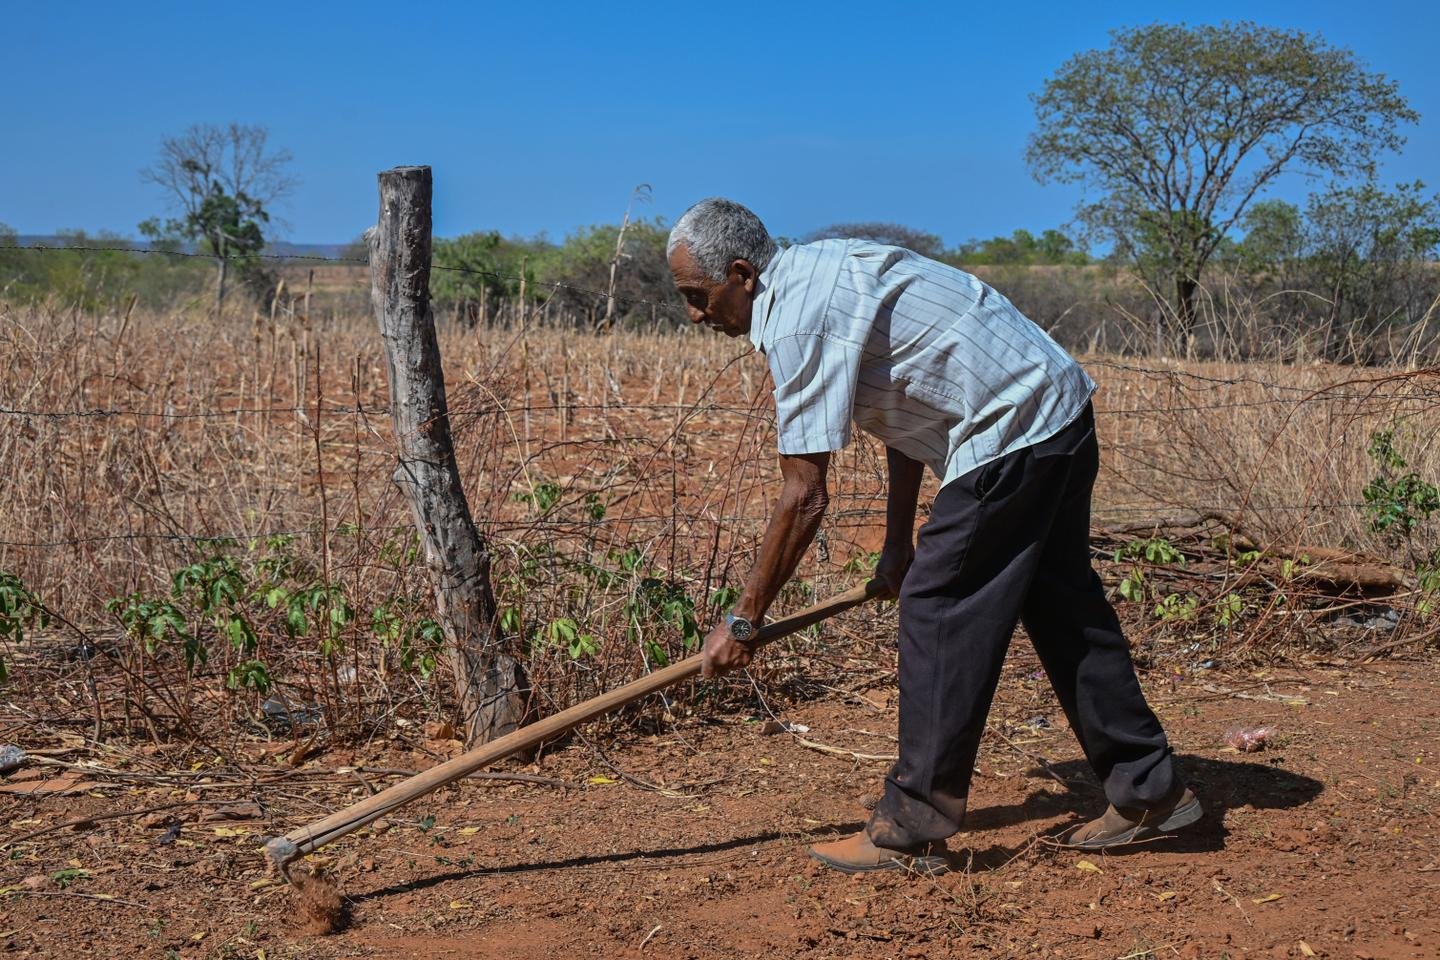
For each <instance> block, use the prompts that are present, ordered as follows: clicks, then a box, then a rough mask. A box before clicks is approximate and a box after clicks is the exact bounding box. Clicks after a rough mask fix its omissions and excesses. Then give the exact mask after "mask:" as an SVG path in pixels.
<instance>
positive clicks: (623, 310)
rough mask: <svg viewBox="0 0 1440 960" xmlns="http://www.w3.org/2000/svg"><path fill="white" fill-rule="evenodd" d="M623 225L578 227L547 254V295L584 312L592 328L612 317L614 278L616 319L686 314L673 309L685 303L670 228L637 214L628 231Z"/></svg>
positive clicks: (543, 268)
mask: <svg viewBox="0 0 1440 960" xmlns="http://www.w3.org/2000/svg"><path fill="white" fill-rule="evenodd" d="M621 229H622V227H621V225H618V224H600V225H596V226H590V227H586V228H584V229H582V230H577V231H575V232H574V233H572V234H570V236H568V237H566V238H565V242H564V243H563V244H561V245H560V246H558V247H555V248H553V249H552V250H551V251H550V252H549V253H548V254H546V255H545V256H544V257H542V258H541V259H540V261H539V263H538V265H537V273H538V275H539V282H540V284H541V285H545V284H550V285H551V286H550V287H549V289H548V292H547V295H548V296H550V297H552V298H553V300H554V302H555V303H556V305H557V306H558V307H560V308H562V309H568V310H571V311H573V312H575V313H581V312H583V313H584V314H585V319H586V323H587V325H589V326H590V327H592V328H593V327H597V326H603V325H604V324H605V322H606V321H605V318H606V315H607V312H608V311H609V309H610V306H611V301H610V297H609V296H608V293H609V291H610V290H611V285H612V281H613V288H614V293H615V303H614V311H615V312H614V314H613V315H612V316H611V320H612V321H615V320H619V321H621V322H624V321H626V320H629V321H632V322H633V321H641V320H643V321H646V322H648V321H649V320H650V319H651V318H652V316H653V317H654V318H655V319H657V320H658V319H660V318H661V314H660V313H659V311H660V310H666V311H667V312H666V314H665V316H666V318H672V319H673V318H678V317H683V314H682V313H679V312H677V311H674V310H670V309H669V308H671V307H679V306H680V303H681V301H680V299H679V295H678V294H677V293H676V291H675V283H674V281H673V280H671V279H670V266H669V263H668V262H667V261H666V258H665V244H666V241H667V239H668V238H669V235H670V231H669V229H668V228H667V227H666V226H665V225H664V223H663V222H662V221H661V220H660V219H659V218H655V219H651V220H646V219H632V220H630V221H629V222H628V223H626V224H625V225H624V228H623V229H624V233H623V236H622V234H621ZM617 250H618V251H619V256H617V255H616V252H617ZM612 266H613V273H612ZM652 305H656V306H655V311H654V312H653V313H652V309H651V308H652Z"/></svg>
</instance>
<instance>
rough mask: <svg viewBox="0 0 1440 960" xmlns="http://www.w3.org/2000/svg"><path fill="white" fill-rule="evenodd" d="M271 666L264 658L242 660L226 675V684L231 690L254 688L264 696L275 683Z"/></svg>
mask: <svg viewBox="0 0 1440 960" xmlns="http://www.w3.org/2000/svg"><path fill="white" fill-rule="evenodd" d="M273 682H274V681H273V680H271V678H270V668H269V666H267V665H266V664H265V662H264V661H262V660H242V661H241V662H240V663H237V664H236V665H235V666H233V667H231V668H230V672H229V673H227V674H226V675H225V686H227V687H229V688H230V689H231V690H254V691H255V692H256V693H258V694H260V695H261V696H264V695H265V694H267V693H269V692H270V687H271V685H272V684H273Z"/></svg>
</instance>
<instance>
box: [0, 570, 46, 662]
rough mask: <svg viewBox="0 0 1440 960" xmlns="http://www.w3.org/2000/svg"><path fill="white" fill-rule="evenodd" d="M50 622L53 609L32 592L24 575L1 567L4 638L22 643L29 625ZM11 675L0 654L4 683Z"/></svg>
mask: <svg viewBox="0 0 1440 960" xmlns="http://www.w3.org/2000/svg"><path fill="white" fill-rule="evenodd" d="M49 624H50V613H49V611H47V610H46V609H45V605H44V604H43V603H41V602H40V598H39V597H37V596H35V594H33V593H31V592H30V590H29V589H28V588H26V586H25V584H24V583H22V582H21V580H20V578H19V577H17V576H15V575H14V574H12V573H6V572H4V571H0V640H9V641H13V642H15V643H20V642H22V641H24V639H25V628H26V627H38V628H39V629H41V630H43V629H45V627H47V626H49ZM9 679H10V668H9V667H8V666H6V664H5V658H4V657H0V683H4V682H5V681H7V680H9Z"/></svg>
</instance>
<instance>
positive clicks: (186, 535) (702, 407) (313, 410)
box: [0, 243, 1440, 549]
mask: <svg viewBox="0 0 1440 960" xmlns="http://www.w3.org/2000/svg"><path fill="white" fill-rule="evenodd" d="M0 250H5V251H22V252H26V253H42V254H45V253H124V254H135V255H149V256H163V257H174V258H186V259H195V260H206V261H211V260H214V259H215V258H214V257H212V256H210V255H208V254H204V253H200V252H194V251H185V250H175V249H167V248H150V247H134V246H120V245H107V244H92V243H75V244H67V245H64V246H50V245H43V244H37V245H14V244H4V245H0ZM229 259H240V260H260V261H268V262H280V263H285V262H296V263H302V264H336V265H344V266H354V267H359V266H366V265H367V264H368V260H367V259H366V258H363V257H345V256H324V255H316V254H291V253H283V254H282V253H255V254H244V255H235V256H231V257H230V258H229ZM432 269H433V270H437V271H450V272H456V273H462V274H470V275H474V276H479V277H482V278H486V279H490V280H496V281H505V282H520V281H522V280H527V281H529V282H531V283H532V284H534V286H535V287H538V288H540V289H551V288H553V289H570V290H574V291H576V292H579V293H583V294H585V295H587V296H591V297H595V298H607V299H613V300H615V301H617V302H625V303H630V304H646V305H653V306H660V307H664V308H665V309H667V310H674V309H678V307H677V305H676V304H674V303H662V302H659V301H655V300H651V299H644V298H635V297H627V296H624V295H620V294H616V293H614V292H613V291H601V290H595V289H590V288H586V287H582V286H577V285H574V284H568V283H557V282H544V281H538V282H537V281H535V279H534V278H533V277H527V276H521V275H520V274H506V273H502V272H497V271H491V270H479V269H475V268H470V267H463V266H452V265H440V264H436V265H433V266H432ZM1086 365H1087V366H1089V367H1092V368H1097V369H1100V370H1105V371H1112V372H1115V373H1118V374H1122V375H1128V376H1134V377H1140V378H1143V379H1144V380H1146V381H1148V382H1150V383H1151V384H1152V385H1154V386H1156V387H1157V389H1158V390H1163V391H1164V392H1165V393H1166V394H1167V395H1168V397H1169V398H1170V401H1171V402H1165V403H1157V402H1154V399H1153V395H1151V398H1149V399H1137V400H1136V402H1133V403H1126V402H1125V397H1123V396H1121V397H1113V396H1109V395H1107V394H1106V393H1104V392H1102V395H1101V398H1100V400H1099V402H1098V403H1097V405H1096V412H1097V414H1098V415H1100V416H1102V417H1106V416H1108V417H1114V418H1122V419H1125V418H1134V417H1146V418H1152V419H1163V418H1171V417H1175V416H1177V415H1186V414H1205V413H1209V412H1216V411H1252V410H1253V411H1262V410H1267V409H1272V410H1280V411H1294V410H1298V409H1300V408H1301V407H1302V406H1306V405H1313V404H1349V405H1351V407H1352V409H1351V411H1350V412H1351V414H1352V415H1353V414H1354V412H1355V410H1356V409H1358V408H1359V407H1360V406H1361V405H1365V404H1380V405H1390V406H1392V407H1393V406H1394V405H1395V404H1396V403H1397V399H1398V400H1399V401H1400V402H1403V403H1406V404H1410V405H1411V406H1412V407H1413V408H1414V410H1412V412H1411V413H1410V414H1409V415H1410V416H1414V415H1415V411H1420V412H1429V411H1431V410H1433V409H1434V408H1435V407H1436V406H1437V405H1440V368H1423V369H1418V370H1410V371H1403V372H1384V373H1372V372H1364V373H1362V374H1360V375H1355V376H1348V377H1344V378H1343V379H1338V380H1335V381H1333V382H1326V383H1320V384H1317V385H1313V386H1304V385H1298V384H1296V383H1293V382H1283V381H1280V380H1275V379H1267V378H1265V377H1261V376H1256V375H1254V374H1253V373H1248V372H1247V373H1243V374H1239V375H1220V374H1217V373H1211V372H1200V371H1197V370H1193V369H1184V368H1181V367H1178V366H1176V367H1168V366H1158V365H1155V364H1153V363H1152V364H1141V363H1134V362H1128V361H1125V360H1121V359H1117V358H1114V357H1094V358H1089V359H1087V360H1086ZM1222 388H1253V389H1257V390H1259V391H1262V392H1263V394H1264V395H1263V396H1258V397H1257V396H1246V397H1242V398H1232V397H1227V396H1224V395H1223V393H1217V391H1220V390H1221V389H1222ZM1200 391H1204V392H1206V393H1208V394H1209V396H1208V397H1204V398H1202V397H1197V396H1196V394H1197V393H1198V392H1200ZM616 410H623V411H625V412H626V413H627V414H632V415H633V414H660V413H671V414H677V415H679V414H683V415H684V417H685V418H694V417H703V416H721V417H738V418H741V419H744V420H749V421H755V422H758V423H759V424H760V425H761V426H762V427H765V428H770V427H773V414H772V413H771V412H769V411H767V410H764V409H757V407H756V405H755V404H754V403H751V404H749V405H741V404H726V403H717V402H713V401H708V400H707V401H703V402H701V401H692V402H689V403H686V402H672V403H660V402H648V403H647V402H636V401H634V400H633V399H627V400H624V401H620V400H618V399H617V400H616V401H615V402H611V401H610V400H609V398H608V397H607V399H606V401H605V402H603V403H595V402H588V403H585V402H573V401H568V400H560V401H556V402H549V403H546V402H536V401H535V400H533V399H532V398H531V396H530V395H529V393H528V392H527V393H526V395H525V396H524V397H523V399H522V400H521V401H519V402H505V401H501V400H495V401H493V402H489V403H473V402H461V403H457V404H452V408H451V410H450V416H451V418H452V420H462V419H463V420H471V419H477V420H478V419H481V418H486V417H490V416H492V415H508V416H521V417H524V418H526V420H527V423H528V421H529V418H532V417H542V418H543V417H545V416H547V415H555V414H558V415H559V416H561V417H562V418H565V419H567V420H568V419H571V418H575V417H583V416H584V415H586V414H593V413H595V412H596V411H601V412H605V413H610V412H613V411H616ZM388 412H389V410H388V407H387V406H385V405H383V404H373V405H367V404H366V403H364V402H361V401H359V400H358V399H357V401H356V402H354V403H349V404H346V403H335V402H333V401H332V402H322V401H321V400H319V399H317V400H316V401H315V402H313V403H312V402H309V401H308V400H301V399H300V398H299V397H298V395H297V397H296V402H294V403H289V404H263V405H261V404H254V403H250V404H243V405H237V406H215V407H210V408H198V409H197V408H188V409H187V408H181V407H177V406H174V405H168V404H167V405H166V406H165V407H164V408H159V409H146V408H142V407H127V406H96V407H88V408H83V407H82V408H71V409H45V408H40V407H24V406H3V407H0V417H6V418H11V419H14V420H19V421H33V422H64V421H69V420H80V421H85V420H104V421H123V420H127V419H129V420H139V421H155V422H156V423H157V425H159V426H161V427H164V426H166V425H172V424H177V423H183V422H187V421H201V422H203V421H212V420H213V421H219V420H231V421H234V420H238V419H239V418H244V417H276V416H282V417H283V416H290V417H297V418H300V419H302V420H308V419H309V418H312V417H313V418H316V419H319V418H321V417H325V418H343V417H357V418H368V417H372V416H385V415H387V414H388ZM114 426H115V427H119V426H120V424H118V423H117V424H114ZM137 428H139V425H137ZM610 439H612V440H613V439H618V438H617V437H615V435H614V434H613V433H611V434H610ZM633 439H643V438H633ZM567 442H569V443H581V442H584V441H582V440H575V439H572V440H569V441H567ZM1113 447H1114V449H1115V451H1116V457H1117V458H1119V459H1124V458H1129V459H1131V460H1132V461H1134V462H1135V463H1136V464H1138V465H1140V466H1142V467H1145V468H1148V469H1152V470H1155V471H1157V472H1159V473H1162V474H1163V473H1164V471H1165V469H1166V468H1165V467H1164V466H1162V465H1157V464H1155V463H1153V462H1150V461H1146V460H1142V459H1139V458H1136V457H1135V456H1134V455H1133V454H1131V453H1129V452H1127V448H1126V445H1125V443H1124V442H1123V441H1117V442H1116V443H1114V444H1113ZM1163 505H1164V501H1163V498H1156V499H1149V500H1145V501H1138V502H1134V503H1103V502H1102V503H1100V504H1098V505H1097V509H1098V510H1099V511H1100V512H1101V513H1103V514H1105V515H1107V516H1126V515H1139V514H1141V513H1143V512H1145V511H1147V510H1149V511H1154V510H1155V509H1156V508H1157V507H1162V506H1163ZM1175 506H1177V507H1179V506H1185V507H1188V508H1189V509H1192V510H1201V511H1236V510H1242V511H1243V510H1244V509H1246V508H1247V507H1251V506H1253V501H1252V500H1250V499H1249V498H1248V497H1242V498H1237V499H1234V500H1231V501H1217V502H1204V503H1195V502H1193V501H1186V502H1185V503H1183V504H1182V503H1177V504H1175ZM1365 506H1366V504H1365V502H1363V501H1354V500H1349V501H1344V500H1331V501H1310V500H1302V501H1301V502H1276V501H1274V500H1271V501H1269V502H1266V503H1265V505H1264V507H1265V509H1266V510H1268V511H1275V512H1294V513H1310V512H1314V511H1316V510H1342V509H1344V510H1361V509H1364V508H1365ZM882 515H883V510H881V509H878V508H877V509H871V510H868V511H866V513H865V517H866V518H867V519H873V518H874V517H877V516H882ZM629 519H630V520H631V521H632V522H637V523H643V522H646V521H647V519H648V520H655V521H658V520H661V519H665V518H664V517H661V516H656V517H653V518H644V517H630V518H629ZM669 519H671V520H673V519H674V517H673V515H670V516H669ZM735 519H740V520H744V521H747V522H757V521H759V520H762V519H763V515H760V514H756V515H753V516H737V517H736V518H735ZM534 525H535V524H534V523H532V524H531V526H532V527H533V526H534ZM315 532H316V531H315V530H314V528H313V527H303V528H289V527H287V528H285V529H276V530H258V531H245V532H239V533H219V534H217V533H210V532H196V531H180V532H164V531H161V532H156V531H145V532H139V533H106V534H102V535H94V536H79V537H60V538H45V539H40V538H36V539H30V540H20V539H9V540H0V546H4V547H12V548H29V549H48V548H62V547H74V546H81V545H88V544H99V543H111V542H123V541H155V542H175V543H183V542H189V543H202V542H207V541H223V540H240V539H254V538H264V537H270V536H305V535H310V534H314V533H315Z"/></svg>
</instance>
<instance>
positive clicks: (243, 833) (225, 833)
mask: <svg viewBox="0 0 1440 960" xmlns="http://www.w3.org/2000/svg"><path fill="white" fill-rule="evenodd" d="M249 835H250V831H249V830H245V829H243V828H241V829H236V828H235V827H216V828H215V836H217V837H248V836H249Z"/></svg>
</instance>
